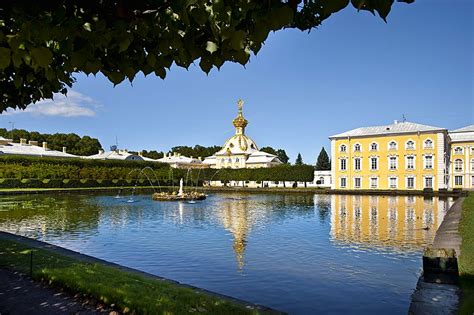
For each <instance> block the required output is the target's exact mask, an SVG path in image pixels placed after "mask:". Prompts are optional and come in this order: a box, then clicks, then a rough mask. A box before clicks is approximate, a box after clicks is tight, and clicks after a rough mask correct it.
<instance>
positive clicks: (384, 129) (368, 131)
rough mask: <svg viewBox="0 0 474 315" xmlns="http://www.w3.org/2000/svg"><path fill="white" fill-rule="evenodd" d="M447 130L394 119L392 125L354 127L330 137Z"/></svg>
mask: <svg viewBox="0 0 474 315" xmlns="http://www.w3.org/2000/svg"><path fill="white" fill-rule="evenodd" d="M445 130H446V128H440V127H433V126H428V125H421V124H417V123H413V122H408V121H405V122H398V121H394V123H393V124H390V125H384V126H373V127H361V128H356V129H352V130H349V131H346V132H343V133H339V134H336V135H333V136H330V137H329V139H333V138H347V137H364V136H381V135H389V134H404V133H416V132H432V131H445Z"/></svg>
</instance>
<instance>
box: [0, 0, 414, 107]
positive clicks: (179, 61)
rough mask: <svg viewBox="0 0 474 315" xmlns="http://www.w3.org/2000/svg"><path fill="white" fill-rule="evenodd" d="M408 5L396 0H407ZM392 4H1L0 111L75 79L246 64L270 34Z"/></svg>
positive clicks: (145, 0)
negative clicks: (81, 75)
mask: <svg viewBox="0 0 474 315" xmlns="http://www.w3.org/2000/svg"><path fill="white" fill-rule="evenodd" d="M413 1H414V0H399V2H407V3H410V2H413ZM393 2H394V0H351V1H349V0H317V1H316V0H311V1H310V0H305V1H302V0H267V1H261V0H246V1H242V0H235V1H209V0H193V1H190V0H188V1H184V0H182V1H156V0H134V1H125V0H117V1H106V0H96V1H84V0H57V1H38V0H3V1H2V5H1V9H0V21H1V23H0V91H1V92H2V97H1V98H0V112H2V111H4V110H6V109H7V108H23V109H24V108H26V106H28V105H29V104H30V103H35V102H37V101H39V100H41V99H44V98H52V97H53V94H54V93H63V94H65V93H66V92H67V89H68V88H71V87H72V85H73V84H74V82H75V78H74V76H73V75H74V73H85V74H86V75H89V74H94V75H96V74H97V73H98V72H101V73H102V74H103V75H104V76H105V77H106V78H108V79H109V80H110V81H111V82H112V83H113V84H114V85H116V84H119V83H120V82H122V81H123V80H125V79H128V80H129V81H130V82H131V81H133V80H134V78H135V76H136V75H137V73H139V72H142V73H143V74H144V75H148V74H150V73H154V74H156V75H157V76H159V77H161V78H162V79H164V78H165V76H166V73H167V71H168V70H169V69H170V68H171V66H172V65H175V66H179V67H183V68H186V69H187V68H188V67H189V66H190V65H191V64H193V63H194V62H195V61H196V60H199V67H200V68H201V69H202V71H204V72H206V73H209V71H210V70H211V69H212V68H214V67H216V68H218V69H219V68H220V67H221V66H222V65H223V64H224V63H225V62H229V61H230V62H237V63H240V64H242V65H245V64H246V63H247V62H248V61H249V58H250V55H251V53H254V54H257V53H258V52H259V50H260V49H261V48H262V45H263V43H264V42H265V40H266V39H267V37H268V34H269V33H270V32H272V31H278V30H281V29H284V28H295V29H299V30H302V31H307V30H310V29H312V28H316V27H318V26H320V25H321V23H322V21H324V20H325V19H327V18H328V17H329V16H331V14H333V13H335V12H338V11H340V10H342V9H344V8H345V7H347V6H349V3H351V4H352V7H354V8H355V9H357V10H367V11H370V12H372V13H374V14H375V12H377V13H378V14H379V16H380V17H381V18H382V19H383V20H385V19H386V17H387V15H388V14H389V12H390V9H391V7H392V4H393Z"/></svg>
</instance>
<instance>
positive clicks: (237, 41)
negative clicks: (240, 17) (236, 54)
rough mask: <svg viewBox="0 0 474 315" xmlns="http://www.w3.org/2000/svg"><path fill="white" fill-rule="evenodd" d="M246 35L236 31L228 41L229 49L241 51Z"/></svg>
mask: <svg viewBox="0 0 474 315" xmlns="http://www.w3.org/2000/svg"><path fill="white" fill-rule="evenodd" d="M246 35H247V33H246V32H244V31H237V32H235V33H234V35H233V36H232V38H231V40H230V47H232V49H234V50H241V49H244V47H245V37H246Z"/></svg>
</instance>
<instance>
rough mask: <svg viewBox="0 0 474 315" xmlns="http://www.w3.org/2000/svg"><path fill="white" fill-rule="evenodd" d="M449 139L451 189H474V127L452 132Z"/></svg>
mask: <svg viewBox="0 0 474 315" xmlns="http://www.w3.org/2000/svg"><path fill="white" fill-rule="evenodd" d="M449 138H450V143H451V150H450V167H449V174H450V176H449V184H450V187H452V188H465V189H467V188H474V125H470V126H467V127H464V128H460V129H456V130H453V131H450V132H449Z"/></svg>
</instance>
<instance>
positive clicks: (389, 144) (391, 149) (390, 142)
mask: <svg viewBox="0 0 474 315" xmlns="http://www.w3.org/2000/svg"><path fill="white" fill-rule="evenodd" d="M392 143H393V144H395V146H394V147H393V148H392ZM387 149H388V150H389V151H394V150H398V143H397V141H395V140H390V141H389V143H388V144H387Z"/></svg>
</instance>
